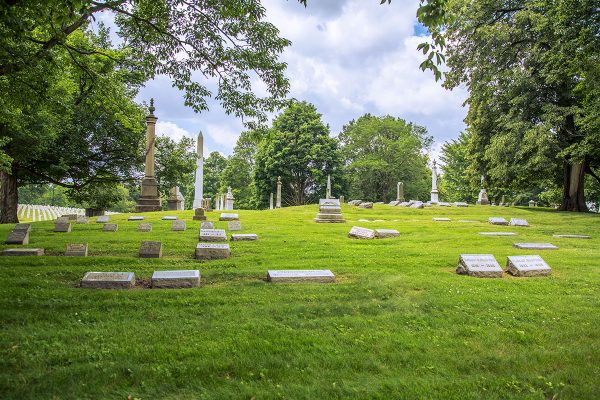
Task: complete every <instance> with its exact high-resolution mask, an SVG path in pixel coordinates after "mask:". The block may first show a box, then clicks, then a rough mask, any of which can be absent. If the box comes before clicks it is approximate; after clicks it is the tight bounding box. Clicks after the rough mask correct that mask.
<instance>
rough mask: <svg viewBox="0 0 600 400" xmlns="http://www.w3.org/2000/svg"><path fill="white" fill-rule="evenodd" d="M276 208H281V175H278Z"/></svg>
mask: <svg viewBox="0 0 600 400" xmlns="http://www.w3.org/2000/svg"><path fill="white" fill-rule="evenodd" d="M275 208H281V176H278V177H277V202H276V203H275Z"/></svg>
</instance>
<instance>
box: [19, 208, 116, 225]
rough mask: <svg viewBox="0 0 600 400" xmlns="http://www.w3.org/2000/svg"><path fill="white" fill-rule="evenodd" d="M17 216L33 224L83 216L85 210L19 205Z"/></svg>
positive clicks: (109, 213) (109, 212)
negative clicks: (73, 215) (65, 217)
mask: <svg viewBox="0 0 600 400" xmlns="http://www.w3.org/2000/svg"><path fill="white" fill-rule="evenodd" d="M17 214H18V216H19V218H21V219H23V218H25V219H31V220H32V221H33V222H35V221H48V220H54V219H56V218H58V217H60V216H61V215H64V214H77V215H85V209H83V208H72V207H57V206H44V205H38V204H19V205H18V208H17ZM106 214H108V215H111V214H118V213H115V212H111V211H108V212H106Z"/></svg>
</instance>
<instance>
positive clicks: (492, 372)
mask: <svg viewBox="0 0 600 400" xmlns="http://www.w3.org/2000/svg"><path fill="white" fill-rule="evenodd" d="M236 212H238V213H239V215H240V220H241V223H242V226H243V231H241V232H240V233H257V234H258V235H259V238H260V239H259V241H257V242H233V243H231V249H232V257H231V258H229V259H226V260H216V261H207V262H203V261H197V260H195V259H194V258H193V255H194V250H195V246H196V243H197V241H198V240H197V237H198V230H199V225H200V223H199V222H198V221H192V218H191V216H192V212H191V211H180V212H162V213H148V214H145V217H146V221H144V222H152V223H153V231H152V232H138V231H137V226H138V224H139V222H134V221H127V220H126V219H127V217H128V215H114V216H111V223H118V224H119V230H118V232H115V233H110V232H102V224H96V223H94V222H93V221H95V218H94V219H92V220H91V221H90V223H89V224H87V225H73V231H72V232H70V233H55V232H52V230H53V223H52V222H38V223H34V224H33V225H32V231H31V234H30V237H31V239H30V240H31V241H30V245H28V246H26V247H42V248H45V249H46V254H47V255H46V256H44V257H0V398H2V399H40V398H44V399H54V398H56V399H63V398H65V399H101V398H114V399H127V398H128V396H129V395H131V398H132V399H135V398H137V399H158V398H161V399H252V398H255V399H280V398H281V399H346V398H355V399H369V398H373V399H422V398H428V399H461V400H464V399H481V398H485V399H511V398H514V399H554V398H564V399H594V398H598V395H599V393H600V329H599V327H600V296H599V293H600V216H598V215H592V214H573V213H558V212H555V211H553V210H547V209H538V208H536V209H529V208H514V207H511V208H498V207H469V208H466V209H465V208H441V207H433V208H427V209H423V210H413V209H406V208H398V207H390V206H386V205H375V208H374V209H372V210H363V209H357V208H354V207H350V206H343V213H344V216H345V218H346V220H347V222H346V223H345V224H316V223H314V222H313V221H312V219H313V218H314V217H315V215H316V213H317V206H305V207H293V208H284V209H278V210H271V211H269V210H267V211H236ZM164 215H178V216H179V218H181V219H185V220H187V230H186V231H185V232H171V231H170V225H171V222H170V221H162V220H160V218H161V217H162V216H164ZM207 216H208V219H209V220H212V221H216V220H218V213H217V212H212V213H207ZM490 216H504V217H507V218H510V217H518V218H526V219H527V220H528V221H529V223H530V224H531V225H532V226H531V227H529V228H519V227H502V226H492V225H489V224H487V222H486V221H487V218H488V217H490ZM433 217H449V218H451V219H452V221H451V222H433V221H432V218H433ZM358 219H369V220H376V219H381V220H384V222H357V220H358ZM462 219H465V220H475V221H479V222H473V223H464V222H458V220H462ZM353 225H357V226H362V227H366V228H388V229H398V230H399V231H400V232H401V235H400V237H397V238H390V239H382V240H370V241H360V240H354V239H349V238H347V233H348V231H349V230H350V227H351V226H353ZM225 227H226V222H217V228H225ZM11 228H12V226H10V225H5V226H0V237H2V238H5V237H6V236H7V235H8V232H9V231H10V229H11ZM481 231H511V232H516V233H518V234H519V236H516V237H484V236H481V235H478V232H481ZM565 233H574V234H588V235H591V236H592V239H591V240H580V239H561V238H554V237H552V235H553V234H565ZM142 240H161V241H162V242H163V258H162V259H159V260H156V259H139V258H138V257H137V254H138V249H139V245H140V242H141V241H142ZM80 242H87V243H88V244H89V257H87V258H75V257H64V256H62V254H63V253H64V251H65V247H66V244H67V243H80ZM514 242H550V243H553V244H555V245H557V246H559V248H560V249H559V250H554V251H548V250H546V251H526V250H518V249H515V248H513V247H512V243H514ZM9 247H17V246H7V245H2V246H0V249H5V248H9ZM461 253H491V254H493V255H495V256H496V259H497V260H498V262H499V263H500V264H501V265H502V266H503V267H504V266H505V264H506V256H509V255H526V254H540V255H541V256H542V257H543V258H544V259H545V260H546V262H547V263H548V264H549V265H550V266H551V267H552V269H553V274H552V276H550V277H538V278H513V277H510V276H507V275H505V276H504V277H503V278H502V279H477V278H472V277H467V276H460V275H457V274H455V273H454V269H455V267H456V264H457V260H458V257H459V255H460V254H461ZM168 269H199V270H200V272H201V275H202V286H201V287H200V288H196V289H170V290H159V289H149V288H147V287H144V285H143V284H142V285H140V286H139V287H137V288H135V289H132V290H121V291H117V290H89V289H82V288H79V287H78V283H79V280H80V279H81V278H82V276H83V275H84V273H85V272H87V271H131V272H134V273H135V274H136V278H137V279H138V280H140V282H141V283H144V282H147V281H148V280H149V278H150V276H151V275H152V272H153V271H154V270H168ZM268 269H331V270H332V271H333V272H334V273H335V274H336V277H337V282H336V283H334V284H317V283H314V284H271V283H268V282H266V281H265V276H266V271H267V270H268Z"/></svg>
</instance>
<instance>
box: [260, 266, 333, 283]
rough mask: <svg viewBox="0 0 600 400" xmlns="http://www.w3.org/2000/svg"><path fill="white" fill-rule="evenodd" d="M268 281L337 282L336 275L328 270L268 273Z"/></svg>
mask: <svg viewBox="0 0 600 400" xmlns="http://www.w3.org/2000/svg"><path fill="white" fill-rule="evenodd" d="M267 280H268V281H269V282H273V283H277V282H279V283H293V282H321V283H330V282H335V275H333V273H332V272H331V271H330V270H328V269H323V270H284V271H275V270H269V271H267Z"/></svg>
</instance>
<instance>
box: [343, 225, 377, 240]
mask: <svg viewBox="0 0 600 400" xmlns="http://www.w3.org/2000/svg"><path fill="white" fill-rule="evenodd" d="M348 237H349V238H354V239H375V231H374V230H373V229H367V228H361V227H358V226H353V227H352V229H350V232H349V233H348Z"/></svg>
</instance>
